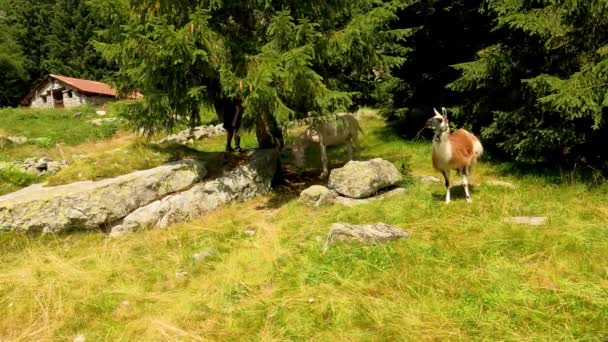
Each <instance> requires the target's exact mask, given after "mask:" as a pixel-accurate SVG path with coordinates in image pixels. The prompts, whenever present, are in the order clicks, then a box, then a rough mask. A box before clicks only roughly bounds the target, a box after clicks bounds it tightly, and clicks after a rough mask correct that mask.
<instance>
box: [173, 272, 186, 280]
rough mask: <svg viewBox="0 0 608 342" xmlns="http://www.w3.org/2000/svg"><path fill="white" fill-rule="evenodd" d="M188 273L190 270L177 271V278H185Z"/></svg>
mask: <svg viewBox="0 0 608 342" xmlns="http://www.w3.org/2000/svg"><path fill="white" fill-rule="evenodd" d="M187 275H188V272H186V271H177V272H175V278H177V279H180V278H185V277H186V276H187Z"/></svg>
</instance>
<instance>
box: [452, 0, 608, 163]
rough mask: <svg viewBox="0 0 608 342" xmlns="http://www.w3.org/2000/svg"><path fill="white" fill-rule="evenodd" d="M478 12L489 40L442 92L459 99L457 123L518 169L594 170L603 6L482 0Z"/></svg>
mask: <svg viewBox="0 0 608 342" xmlns="http://www.w3.org/2000/svg"><path fill="white" fill-rule="evenodd" d="M486 11H487V14H488V15H490V16H492V17H493V18H494V30H495V32H496V33H497V35H496V37H497V38H496V40H495V41H494V42H493V44H492V45H490V46H488V47H486V48H485V49H483V50H481V51H479V52H478V53H477V59H476V60H475V61H471V62H467V63H461V64H457V65H455V66H454V67H455V68H456V69H458V70H459V71H461V72H462V77H460V78H459V79H458V80H456V81H455V82H453V83H451V84H450V85H449V87H450V88H451V89H453V90H455V91H458V92H461V93H462V94H463V98H465V99H466V100H465V101H464V103H463V104H462V106H461V107H460V108H458V110H457V115H458V116H459V117H460V118H461V119H462V120H465V121H467V122H468V123H469V124H471V125H474V126H476V127H477V128H480V129H481V131H482V136H483V138H484V139H485V140H486V141H487V142H489V143H491V144H492V145H494V146H496V147H497V148H498V149H499V150H500V151H502V152H504V153H506V154H507V155H509V156H512V157H514V158H515V159H516V160H518V161H524V162H547V161H553V162H555V161H564V160H569V159H570V158H571V159H572V160H570V162H578V163H580V162H581V161H582V162H586V163H589V162H592V161H595V162H602V160H603V158H605V156H606V152H605V148H603V146H605V142H604V139H605V136H606V133H608V129H607V126H606V113H607V110H608V109H607V107H608V95H607V94H608V45H607V44H608V40H607V37H608V4H607V3H606V2H605V1H601V0H590V1H585V2H583V1H576V0H558V1H553V0H543V1H533V2H528V1H521V0H501V1H498V0H488V1H486ZM487 145H490V144H487ZM575 156H576V158H574V157H575ZM581 158H582V159H581ZM592 159H595V160H592Z"/></svg>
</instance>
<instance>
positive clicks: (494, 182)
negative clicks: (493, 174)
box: [484, 180, 516, 189]
mask: <svg viewBox="0 0 608 342" xmlns="http://www.w3.org/2000/svg"><path fill="white" fill-rule="evenodd" d="M484 184H487V185H491V186H498V187H503V188H508V189H515V188H516V186H515V185H513V183H509V182H505V181H500V180H490V181H486V182H484Z"/></svg>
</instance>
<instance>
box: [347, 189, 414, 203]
mask: <svg viewBox="0 0 608 342" xmlns="http://www.w3.org/2000/svg"><path fill="white" fill-rule="evenodd" d="M404 192H405V189H403V188H396V189H392V190H390V191H387V192H385V193H383V194H381V195H378V196H374V197H370V198H361V199H358V198H348V197H344V196H338V197H336V199H335V203H337V204H341V205H345V206H348V207H353V206H356V205H361V204H366V203H369V202H373V201H377V200H381V199H383V198H386V197H391V196H395V195H399V194H401V193H404Z"/></svg>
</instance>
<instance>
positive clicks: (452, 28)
mask: <svg viewBox="0 0 608 342" xmlns="http://www.w3.org/2000/svg"><path fill="white" fill-rule="evenodd" d="M49 73H55V74H62V75H68V76H73V77H82V78H90V79H96V80H103V81H107V82H110V83H111V84H113V85H115V86H116V87H117V89H118V90H119V91H120V92H121V93H123V94H124V93H127V92H129V91H132V90H139V91H141V92H142V93H143V94H145V98H144V99H143V100H141V101H135V102H133V103H132V104H130V105H128V106H125V109H124V113H122V114H123V116H124V117H125V118H127V119H128V121H129V123H130V125H131V126H132V127H134V128H140V129H144V130H147V131H149V132H154V131H157V130H167V129H172V128H173V127H175V126H178V125H182V124H196V123H197V122H198V120H200V111H201V108H204V107H205V106H207V107H209V106H215V107H216V108H219V107H218V106H220V107H221V106H222V104H225V103H226V101H233V100H234V99H235V98H236V97H239V98H242V99H243V100H244V104H245V110H246V112H245V119H246V120H245V121H246V122H245V124H247V125H249V127H252V128H253V127H255V131H256V134H257V139H258V143H259V144H260V146H269V145H272V144H273V143H275V142H274V141H276V140H275V139H274V138H273V136H275V137H276V136H277V135H281V132H280V128H281V127H282V126H284V125H285V124H287V123H290V122H295V121H298V120H302V119H312V120H315V119H318V118H323V117H325V116H327V115H329V114H330V113H335V112H336V111H343V110H350V109H353V108H356V107H358V106H362V105H366V106H375V107H377V108H381V109H382V113H383V114H384V115H385V117H386V118H387V119H389V120H390V121H391V122H393V123H394V124H395V125H394V126H395V127H396V128H397V129H399V130H400V131H401V133H402V135H404V136H407V137H410V138H411V137H414V136H415V135H416V134H417V133H418V132H419V131H420V129H421V128H422V126H423V124H424V121H425V120H426V119H428V117H429V116H430V115H431V114H430V113H431V112H432V108H433V107H446V108H448V110H449V111H450V115H451V116H452V124H453V125H454V126H457V127H465V128H467V129H470V130H472V131H474V132H475V133H477V134H479V135H480V137H481V139H482V141H483V142H484V146H485V147H486V148H487V149H488V150H489V151H491V155H492V156H493V157H495V158H500V159H505V160H513V161H515V162H520V163H522V164H529V165H544V166H546V165H549V166H550V167H557V166H558V165H559V166H560V167H562V166H563V167H568V168H589V169H592V170H600V171H603V172H606V170H608V163H607V162H606V161H605V160H606V148H605V146H606V143H605V142H604V141H603V139H604V137H605V136H606V134H607V133H608V130H607V125H606V114H607V113H608V3H607V2H605V1H603V0H586V1H579V0H533V1H524V0H452V1H448V0H359V1H348V0H329V1H325V0H323V1H322V0H313V1H306V2H301V1H293V0H225V1H218V0H199V1H194V0H184V1H179V2H174V1H166V0H98V1H85V0H37V1H26V0H0V107H5V106H17V105H18V103H19V101H20V99H21V98H22V97H23V96H24V95H25V94H26V93H27V91H28V90H29V89H30V88H31V87H32V86H33V85H34V84H35V83H36V82H38V81H39V80H41V79H42V78H43V77H45V75H47V74H49Z"/></svg>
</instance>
